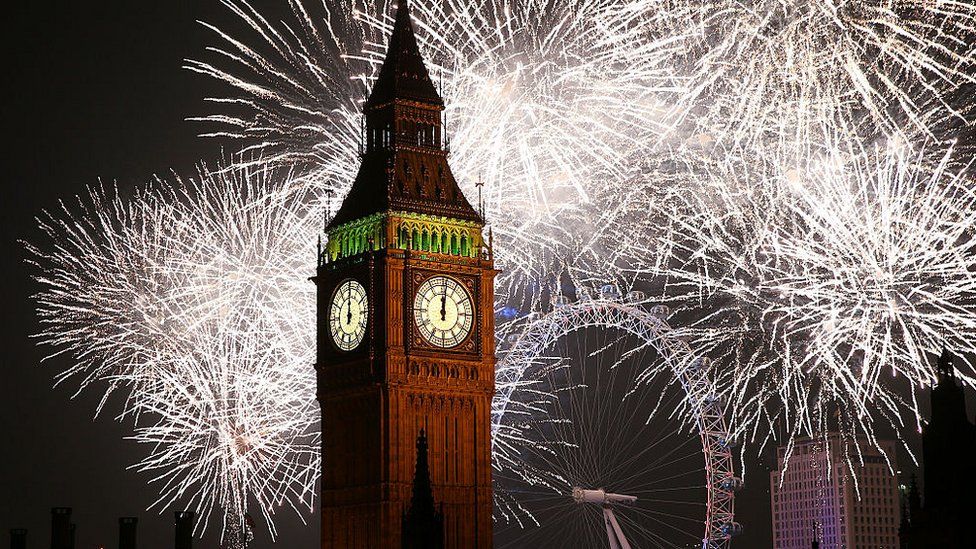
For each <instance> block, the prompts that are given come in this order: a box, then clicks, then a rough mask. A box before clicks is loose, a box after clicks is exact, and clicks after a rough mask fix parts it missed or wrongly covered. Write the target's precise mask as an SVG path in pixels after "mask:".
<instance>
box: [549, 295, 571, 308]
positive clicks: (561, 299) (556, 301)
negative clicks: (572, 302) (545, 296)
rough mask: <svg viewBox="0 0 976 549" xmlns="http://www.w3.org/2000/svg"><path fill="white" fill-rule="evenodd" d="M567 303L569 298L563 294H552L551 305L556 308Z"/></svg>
mask: <svg viewBox="0 0 976 549" xmlns="http://www.w3.org/2000/svg"><path fill="white" fill-rule="evenodd" d="M567 305H569V298H568V297H566V296H564V295H554V296H552V306H553V307H556V308H557V309H558V308H560V307H565V306H567Z"/></svg>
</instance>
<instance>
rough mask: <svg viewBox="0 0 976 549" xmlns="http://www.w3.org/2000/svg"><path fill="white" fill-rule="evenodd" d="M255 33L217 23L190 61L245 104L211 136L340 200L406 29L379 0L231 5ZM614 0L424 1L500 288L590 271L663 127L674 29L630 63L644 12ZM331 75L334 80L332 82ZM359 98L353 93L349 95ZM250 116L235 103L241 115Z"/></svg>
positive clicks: (463, 168) (425, 36) (455, 146)
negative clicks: (597, 223) (643, 155)
mask: <svg viewBox="0 0 976 549" xmlns="http://www.w3.org/2000/svg"><path fill="white" fill-rule="evenodd" d="M225 4H227V5H228V6H229V7H230V8H231V9H232V10H233V11H234V12H235V13H236V14H238V15H239V16H240V17H241V19H242V21H243V23H244V27H245V31H241V32H242V33H244V32H249V33H250V34H251V35H253V36H254V37H255V40H254V41H253V42H248V43H244V42H242V41H240V40H238V39H236V38H234V37H233V36H231V35H230V34H229V33H228V32H224V31H220V30H218V29H216V28H214V31H215V32H216V33H217V37H218V41H219V42H220V43H221V46H220V47H219V48H212V50H211V51H213V52H216V53H217V55H216V56H215V57H214V58H213V59H211V60H210V61H208V62H204V61H190V62H189V63H188V67H189V68H190V69H191V70H193V71H196V72H200V73H202V74H205V75H207V76H209V77H212V78H215V79H217V80H219V81H221V82H224V83H226V84H228V85H229V86H230V88H231V89H232V90H233V93H232V94H231V95H232V97H231V98H221V99H219V100H218V101H219V103H218V104H217V105H216V106H217V107H221V106H222V105H228V108H227V109H226V110H230V111H233V110H234V109H235V108H237V107H242V106H243V107H244V111H245V112H246V114H245V115H243V116H241V115H237V116H230V115H227V114H223V111H224V110H225V109H223V108H221V109H219V110H220V111H221V112H218V113H217V114H214V115H211V116H206V117H201V118H198V119H197V120H201V121H204V122H206V123H207V124H208V127H210V128H215V130H214V132H212V133H210V134H208V135H221V136H233V137H236V138H241V139H244V140H246V141H247V142H248V143H251V144H252V146H253V147H255V148H260V149H262V150H263V151H265V158H266V159H269V160H271V161H274V162H284V163H287V164H291V163H295V162H301V163H303V164H305V165H311V166H312V168H313V169H314V170H316V171H318V172H319V173H320V175H319V177H318V178H317V181H319V182H320V183H321V184H322V185H324V186H326V187H328V188H330V189H334V190H335V191H336V196H337V197H341V196H342V195H344V194H345V192H346V190H347V189H348V185H349V182H351V181H352V180H353V179H354V176H355V172H356V169H357V168H358V165H357V164H356V158H357V152H358V132H359V123H360V122H359V120H360V110H359V109H360V107H359V103H358V100H359V99H360V98H363V97H364V96H365V94H366V90H367V88H368V86H369V85H370V83H371V81H372V78H373V76H374V75H375V73H376V72H377V71H378V69H379V66H380V65H381V63H382V60H383V57H384V54H385V47H386V44H385V41H386V36H387V35H388V34H389V31H390V28H391V27H392V22H393V19H392V17H391V16H390V9H389V6H387V5H385V4H384V3H381V5H379V6H378V8H377V6H374V5H373V4H372V3H369V2H367V3H363V2H358V1H356V2H352V3H339V4H335V3H331V2H322V3H319V2H314V1H309V2H292V3H291V8H292V10H291V11H292V14H291V17H290V18H289V19H288V20H287V21H282V22H269V21H268V20H266V19H264V18H262V17H260V16H259V15H258V14H256V13H255V12H254V11H253V10H251V9H250V8H249V7H248V6H247V5H246V4H244V3H238V2H234V1H227V2H225ZM621 6H622V4H621V3H620V2H619V1H613V0H580V1H576V2H536V1H520V2H513V3H508V4H504V5H503V4H499V3H496V2H476V3H473V4H472V3H469V2H465V1H460V0H452V1H450V2H444V3H420V2H415V3H413V5H412V10H413V13H414V14H415V18H414V19H415V24H416V25H417V27H418V29H419V38H420V42H421V47H422V48H423V49H424V50H425V51H426V52H427V53H428V55H427V56H426V57H427V59H428V65H429V67H430V68H431V73H432V74H433V75H434V78H435V80H436V81H438V82H440V83H441V87H442V90H441V91H442V94H443V95H444V99H445V103H446V105H447V110H446V112H445V119H446V120H447V122H448V131H449V133H450V134H451V137H452V142H451V143H452V145H451V146H452V151H451V156H452V160H451V164H452V167H453V169H454V170H455V172H456V173H458V174H459V176H460V177H459V180H460V182H461V184H462V187H463V190H464V191H465V193H466V195H467V196H468V197H469V198H471V199H472V200H473V199H474V198H475V197H477V196H479V190H478V189H477V188H476V185H477V184H478V183H479V182H481V183H483V185H484V187H483V193H484V198H485V207H486V210H487V217H488V218H489V219H490V220H491V221H492V228H493V231H494V235H495V237H496V238H497V239H498V246H496V249H497V250H498V255H497V258H498V260H499V262H500V263H501V264H502V265H503V267H504V272H503V274H502V275H501V278H500V280H499V291H498V292H497V293H498V294H499V295H506V296H509V298H510V299H511V300H512V301H519V300H522V301H524V302H525V303H526V305H530V304H532V303H533V302H534V301H537V300H538V298H539V295H538V290H533V289H532V288H533V286H532V283H534V282H538V281H539V280H540V279H544V278H545V277H546V276H548V275H550V274H551V272H552V269H553V266H554V265H559V264H562V263H564V262H566V261H568V260H569V258H574V257H578V258H581V259H580V260H578V261H576V262H575V263H574V265H573V267H574V268H578V269H579V271H580V272H579V276H581V277H593V276H602V277H605V276H606V275H605V274H603V273H601V271H603V270H605V267H606V266H607V264H605V263H603V262H601V261H599V258H598V257H595V256H594V254H593V253H592V248H591V246H590V245H589V244H590V243H589V242H587V240H586V239H585V238H583V236H582V235H585V234H587V232H588V228H589V227H591V223H592V221H591V220H592V219H595V218H598V217H599V216H600V209H599V204H600V203H601V202H602V201H603V194H604V193H607V192H613V191H614V189H613V188H612V186H608V185H607V184H606V182H607V181H612V180H619V179H621V178H622V175H623V174H624V173H625V171H626V162H627V160H628V158H629V157H630V156H632V155H633V154H635V151H636V150H638V149H639V148H641V147H644V146H645V144H646V142H648V141H650V140H651V139H652V138H654V136H655V135H658V134H660V133H661V132H662V131H664V129H663V126H662V124H663V123H664V122H663V120H664V119H665V118H666V116H665V115H664V113H663V111H662V109H663V105H662V104H661V103H660V102H659V101H658V100H656V99H655V97H654V94H655V93H657V92H661V91H664V90H670V89H673V88H674V83H673V82H672V76H671V74H670V72H669V71H668V70H667V69H668V67H667V66H665V65H664V64H663V61H664V60H666V59H667V58H668V55H667V53H668V52H669V48H673V47H675V46H674V42H675V40H674V38H666V39H661V40H656V41H655V42H654V43H653V44H650V45H649V44H647V43H646V41H641V42H640V48H637V47H636V42H634V41H630V43H633V44H635V47H634V48H633V50H634V51H632V52H628V61H627V62H626V63H623V62H622V61H621V59H620V58H619V56H617V55H616V54H617V53H620V52H621V51H622V50H623V49H624V48H625V46H626V44H627V43H628V41H627V40H626V39H625V38H624V37H622V36H621V32H622V31H624V30H627V31H628V32H633V31H632V30H631V28H632V27H633V26H634V23H633V19H634V17H635V16H634V14H632V13H624V12H621V11H620V9H619V8H620V7H621ZM329 82H336V83H338V84H337V85H335V86H328V85H324V84H327V83H329ZM350 98H352V99H353V100H350ZM235 112H236V111H235Z"/></svg>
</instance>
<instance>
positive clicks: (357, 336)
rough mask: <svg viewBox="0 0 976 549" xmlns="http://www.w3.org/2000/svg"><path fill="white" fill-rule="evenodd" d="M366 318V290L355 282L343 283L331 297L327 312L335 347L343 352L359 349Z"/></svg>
mask: <svg viewBox="0 0 976 549" xmlns="http://www.w3.org/2000/svg"><path fill="white" fill-rule="evenodd" d="M368 317H369V308H368V303H367V300H366V288H363V285H362V284H360V283H359V282H356V281H355V280H346V281H343V283H342V284H340V285H339V287H338V288H336V291H335V293H334V294H333V295H332V307H331V309H330V310H329V329H330V330H331V332H332V339H333V340H334V341H335V343H336V346H337V347H339V349H341V350H343V351H351V350H353V349H355V348H356V347H359V344H360V343H362V341H363V336H364V335H366V320H367V318H368Z"/></svg>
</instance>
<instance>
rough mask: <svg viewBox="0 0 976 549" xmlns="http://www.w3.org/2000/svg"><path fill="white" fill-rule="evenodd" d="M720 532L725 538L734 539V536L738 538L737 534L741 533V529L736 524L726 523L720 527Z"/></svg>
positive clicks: (739, 525) (740, 526)
mask: <svg viewBox="0 0 976 549" xmlns="http://www.w3.org/2000/svg"><path fill="white" fill-rule="evenodd" d="M721 530H722V533H723V534H725V535H726V536H729V537H730V538H734V537H735V536H738V535H739V534H741V533H742V530H743V528H742V525H741V524H739V523H738V522H726V523H725V524H723V525H722V528H721Z"/></svg>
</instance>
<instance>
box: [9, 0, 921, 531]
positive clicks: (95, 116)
mask: <svg viewBox="0 0 976 549" xmlns="http://www.w3.org/2000/svg"><path fill="white" fill-rule="evenodd" d="M62 4H63V5H61V6H59V7H57V8H51V7H48V6H49V5H48V3H40V2H15V3H14V4H13V5H12V6H11V7H8V8H7V9H8V13H9V14H10V15H8V16H7V21H8V24H7V29H6V32H5V33H4V34H5V40H7V41H8V43H7V44H6V48H5V49H6V53H7V59H8V63H7V65H6V77H5V79H4V80H5V84H6V85H5V91H6V93H5V100H4V101H3V104H2V108H3V113H4V124H5V130H6V131H5V133H6V135H7V136H8V140H10V142H8V145H7V146H6V149H5V155H4V156H5V157H6V161H5V165H4V167H3V169H2V173H3V174H4V178H5V179H6V181H5V182H4V184H3V192H2V198H0V205H2V208H3V213H2V215H0V235H2V238H0V246H2V252H0V253H2V257H3V258H4V268H3V271H2V272H3V291H2V292H0V307H2V311H3V314H2V317H0V322H2V326H3V332H2V333H3V336H2V337H3V350H4V352H3V353H2V355H0V361H2V363H0V397H2V398H0V440H2V444H0V450H2V455H0V547H6V546H7V544H8V543H9V542H8V537H7V536H8V531H9V529H10V528H14V527H26V528H28V529H29V530H30V534H29V536H28V540H29V541H28V542H29V547H35V548H38V547H44V546H46V545H47V544H48V543H49V540H50V532H49V527H50V508H51V507H52V506H70V507H73V508H74V522H76V523H77V524H78V538H77V540H78V544H77V547H78V548H79V549H90V548H95V547H101V546H105V547H115V546H116V544H117V528H118V527H117V524H118V523H117V518H118V517H120V516H138V517H140V524H139V538H140V544H139V546H140V548H142V549H156V548H164V547H172V538H173V533H172V524H173V514H172V511H173V510H166V511H164V512H163V514H162V515H161V516H160V515H158V514H157V511H152V512H149V511H146V508H147V507H148V506H149V505H150V504H152V502H153V501H154V496H155V494H156V492H155V490H154V489H153V488H151V487H149V486H147V484H146V481H147V480H148V477H147V476H145V475H142V474H139V473H137V472H135V471H129V470H127V469H126V468H127V467H128V466H130V465H132V464H133V463H136V462H137V461H138V460H139V459H140V458H141V457H142V456H144V455H145V450H143V449H142V448H140V447H139V446H138V445H136V444H135V443H133V442H129V441H125V440H123V437H124V436H126V435H127V430H128V427H127V426H126V425H123V424H120V423H117V422H114V421H112V416H114V415H115V414H117V413H118V412H119V411H120V409H121V408H120V405H119V403H118V402H114V403H110V405H109V406H108V407H107V410H106V412H105V416H106V417H103V418H100V419H97V420H94V419H93V417H92V415H93V413H94V410H95V407H96V404H97V402H98V399H99V398H100V393H99V392H98V390H92V391H89V392H86V393H83V394H81V395H80V396H78V397H77V398H74V399H73V400H71V399H70V397H71V396H72V387H71V386H70V384H68V385H67V386H65V387H59V388H57V389H52V385H53V376H54V375H55V374H56V373H57V372H58V371H60V370H62V369H63V368H64V367H65V365H66V364H67V362H66V360H67V359H65V358H57V359H53V360H51V361H49V362H47V363H45V364H39V362H40V360H41V358H42V357H43V356H44V354H45V349H42V348H38V347H36V346H35V345H34V344H33V342H32V341H31V339H30V334H31V333H32V332H34V331H35V330H36V329H37V321H36V317H35V315H34V313H33V309H32V305H31V302H30V299H29V296H30V294H31V292H32V291H33V284H32V282H31V281H30V279H29V269H28V267H27V265H25V264H24V258H25V253H24V250H23V246H22V244H20V242H19V240H21V239H31V238H34V237H35V236H36V229H35V226H36V224H35V222H34V216H35V215H37V214H38V213H39V212H41V211H42V210H44V209H47V208H55V207H56V206H57V203H58V200H60V199H71V198H72V197H73V196H75V195H76V194H79V193H83V192H85V188H86V186H87V185H92V184H95V183H97V182H98V180H99V178H102V180H103V181H106V182H111V181H117V182H118V184H119V186H120V188H121V189H123V192H124V191H125V189H132V188H134V187H135V186H137V185H140V184H143V183H145V182H146V181H147V180H149V179H150V177H151V176H152V175H153V174H154V173H165V172H167V171H169V170H170V169H173V170H176V171H177V172H178V173H181V174H192V173H193V167H194V165H195V163H197V162H198V161H201V160H209V161H213V160H215V159H216V158H218V157H219V156H220V147H221V145H222V144H221V143H219V142H216V141H213V140H204V139H200V138H197V137H196V136H195V135H196V133H197V131H198V130H199V129H200V128H199V127H197V126H194V124H192V123H190V122H186V121H185V120H184V118H185V117H187V116H192V115H197V114H203V113H206V112H207V109H206V108H205V106H204V102H203V98H204V97H205V96H206V95H208V94H210V93H215V92H214V90H213V88H212V86H214V84H213V83H211V82H210V81H209V80H207V79H206V78H204V77H202V76H198V75H194V74H192V73H190V72H188V71H185V70H183V69H181V65H182V62H183V60H184V59H186V58H188V57H200V56H201V55H202V52H203V49H204V46H205V45H206V44H208V43H209V42H211V41H212V40H211V39H210V36H209V31H207V30H206V29H204V28H203V27H202V26H200V25H199V24H198V23H197V20H206V21H210V22H217V23H221V22H226V21H228V20H233V19H232V16H231V15H229V14H228V13H227V12H226V11H225V9H224V8H222V7H221V6H220V5H219V4H218V2H217V1H216V0H202V1H201V0H195V1H187V0H180V1H170V2H131V1H125V2H123V1H117V0H101V1H99V2H86V3H62ZM257 4H258V5H259V10H260V11H263V12H264V13H266V14H269V13H273V9H283V8H284V6H283V5H282V4H284V3H282V2H279V3H276V4H272V3H270V2H257ZM263 4H268V6H267V7H260V6H261V5H263ZM271 5H275V6H277V7H275V8H273V9H272V8H271V7H270V6H271ZM223 145H225V146H226V147H227V148H228V149H233V148H235V145H234V144H230V143H227V144H223ZM309 329H310V330H311V329H313V327H312V326H310V327H309ZM900 457H902V458H903V456H900ZM768 465H769V464H768V463H758V462H757V463H750V464H749V470H748V475H749V477H748V478H747V481H748V482H749V484H748V487H747V488H746V489H745V490H744V491H743V492H741V493H740V495H739V497H738V499H737V503H738V505H737V507H738V511H739V513H738V514H739V520H740V522H742V523H743V524H744V525H745V527H746V534H745V535H744V536H743V537H742V538H740V539H739V540H738V541H737V542H736V543H735V546H737V547H749V548H753V547H768V546H769V544H770V541H769V538H770V534H769V509H768V507H769V500H768V497H769V496H768V486H767V484H768V476H767V474H766V473H767V471H768V468H767V466H768ZM305 518H306V520H308V521H310V523H309V524H308V525H304V524H302V522H301V521H300V520H299V518H297V517H296V516H295V515H294V514H293V513H291V512H284V513H282V514H281V515H280V516H279V518H278V520H277V524H278V526H279V531H280V532H281V534H282V536H281V540H282V541H281V543H280V544H278V545H277V547H313V546H314V545H315V542H316V540H317V539H318V521H317V520H315V517H314V516H309V517H305ZM259 523H260V521H259ZM214 530H216V528H211V531H214ZM259 535H260V537H259V543H255V544H254V545H253V547H271V546H272V545H271V544H270V543H269V542H267V541H266V539H267V536H266V535H264V534H259ZM201 546H202V547H205V548H207V547H216V542H215V541H214V540H213V539H208V540H205V541H204V542H203V543H202V544H201Z"/></svg>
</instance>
